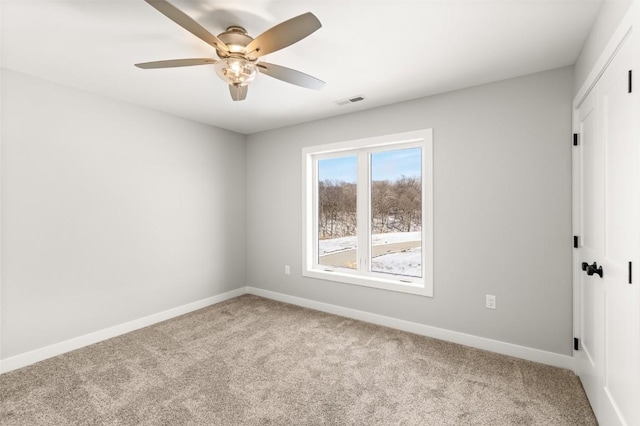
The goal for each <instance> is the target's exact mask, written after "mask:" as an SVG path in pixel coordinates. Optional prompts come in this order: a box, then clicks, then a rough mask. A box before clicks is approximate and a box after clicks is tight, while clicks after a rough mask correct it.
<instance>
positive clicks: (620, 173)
mask: <svg viewBox="0 0 640 426" xmlns="http://www.w3.org/2000/svg"><path fill="white" fill-rule="evenodd" d="M632 63H633V45H632V39H631V38H630V37H628V38H627V40H626V41H625V42H624V43H623V45H622V47H621V48H620V50H619V51H618V53H617V54H616V56H615V57H614V59H613V61H612V62H611V63H610V64H609V66H608V67H607V69H606V71H605V72H604V74H603V75H602V77H601V78H600V79H599V81H598V83H597V84H596V86H595V87H594V88H593V89H592V91H591V93H590V94H589V96H588V97H587V98H586V99H585V101H584V102H583V103H582V105H581V106H580V108H579V109H578V111H577V119H578V120H577V122H578V123H577V124H578V132H579V145H578V147H577V153H576V155H577V161H574V166H577V178H578V180H579V185H578V190H579V194H578V197H577V206H578V210H579V211H578V212H577V213H578V214H577V217H576V219H577V221H578V222H579V227H578V228H579V236H580V237H581V245H580V248H579V250H577V253H576V256H575V260H576V264H575V265H574V271H575V274H576V280H575V282H576V285H577V289H576V292H577V293H576V295H577V300H578V307H577V308H578V315H577V319H578V334H579V337H580V339H581V347H580V350H578V351H577V352H576V353H575V354H576V357H577V360H578V365H577V370H578V374H579V376H580V379H581V380H582V383H583V386H584V388H585V391H586V393H587V396H588V397H589V400H590V402H591V405H592V407H593V409H594V412H595V413H596V416H597V418H598V420H599V422H600V424H601V425H604V426H609V425H640V274H638V273H637V271H640V269H638V264H639V263H640V258H639V253H640V250H639V249H640V173H639V169H640V140H639V136H640V133H639V132H638V125H639V123H640V114H639V112H640V110H639V109H638V90H637V89H640V87H639V88H636V90H635V92H634V91H633V90H632V91H631V92H630V89H632V87H630V83H629V70H631V69H632ZM639 74H640V73H639ZM576 163H577V164H576ZM575 177H576V175H574V178H575ZM594 262H596V263H597V267H598V268H596V267H595V265H594ZM583 266H586V271H583ZM600 268H601V269H600ZM600 271H602V277H600V275H599V272H600ZM589 274H590V275H589ZM634 275H635V276H634ZM630 281H631V283H630Z"/></svg>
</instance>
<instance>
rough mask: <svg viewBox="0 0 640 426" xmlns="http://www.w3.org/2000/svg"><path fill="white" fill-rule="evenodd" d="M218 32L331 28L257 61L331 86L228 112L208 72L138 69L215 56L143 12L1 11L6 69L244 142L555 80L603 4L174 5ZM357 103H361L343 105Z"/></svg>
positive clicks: (266, 94) (58, 0) (7, 5)
mask: <svg viewBox="0 0 640 426" xmlns="http://www.w3.org/2000/svg"><path fill="white" fill-rule="evenodd" d="M169 1H171V2H172V3H173V4H174V5H175V6H177V7H178V8H179V9H181V10H182V11H184V12H185V13H187V14H188V15H189V16H191V17H192V18H194V19H195V20H196V21H198V22H199V23H200V24H201V25H203V26H204V27H205V28H207V29H208V30H209V31H210V32H212V33H213V34H216V35H217V34H219V33H221V32H222V31H224V30H225V28H226V27H227V26H230V25H240V26H243V27H245V28H246V29H247V31H248V32H249V34H250V35H252V36H253V37H256V36H257V35H259V34H260V33H262V32H263V31H265V30H267V29H268V28H270V27H271V26H273V25H275V24H278V23H280V22H282V21H284V20H287V19H289V18H292V17H294V16H297V15H299V14H301V13H304V12H308V11H310V12H313V13H314V14H315V15H316V16H317V17H318V18H319V19H320V21H321V22H322V24H323V27H322V28H321V29H320V30H318V31H317V32H315V33H313V34H312V35H310V36H309V37H307V38H305V39H304V40H302V41H300V42H298V43H296V44H294V45H292V46H289V47H288V48H285V49H283V50H281V51H278V52H274V53H272V54H270V55H266V56H265V57H263V58H262V59H264V60H265V61H268V62H272V63H276V64H279V65H284V66H286V67H290V68H294V69H297V70H299V71H302V72H305V73H307V74H311V75H313V76H315V77H317V78H320V79H321V80H324V81H326V82H327V84H326V86H325V87H324V89H322V90H321V91H315V90H309V89H303V88H300V87H297V86H293V85H290V84H286V83H284V82H281V81H279V80H276V79H273V78H271V77H268V76H266V75H259V76H258V78H257V79H256V80H255V81H254V82H253V83H251V85H250V86H249V94H248V96H247V99H246V100H245V101H241V102H233V101H232V100H231V98H230V96H229V91H228V88H227V86H226V85H225V84H224V83H223V82H222V81H221V80H219V78H218V77H217V76H216V74H215V71H214V69H213V66H198V67H184V68H171V69H157V70H156V69H154V70H142V69H138V68H136V67H134V66H133V64H134V63H138V62H148V61H155V60H163V59H178V58H192V57H214V58H215V57H216V56H215V52H214V50H213V48H211V47H210V46H209V45H208V44H206V43H204V42H203V41H201V40H200V39H198V38H196V37H195V36H194V35H192V34H191V33H189V32H187V31H186V30H184V29H183V28H181V27H179V26H178V25H177V24H175V23H174V22H173V21H171V20H169V19H168V18H166V17H165V16H163V15H162V14H160V13H159V12H158V11H157V10H155V9H154V8H152V7H151V6H149V5H148V4H147V3H145V2H144V1H143V0H111V1H107V0H75V1H73V0H71V1H62V0H3V1H2V2H1V5H2V22H1V23H2V58H1V60H2V62H1V63H2V67H4V68H7V69H11V70H15V71H19V72H23V73H26V74H29V75H32V76H36V77H40V78H43V79H46V80H50V81H53V82H56V83H61V84H65V85H68V86H72V87H76V88H79V89H82V90H86V91H88V92H91V93H95V94H98V95H103V96H107V97H111V98H116V99H120V100H123V101H126V102H130V103H133V104H136V105H141V106H144V107H148V108H152V109H156V110H160V111H164V112H167V113H170V114H175V115H178V116H181V117H186V118H189V119H192V120H196V121H200V122H203V123H208V124H211V125H214V126H218V127H222V128H225V129H230V130H233V131H236V132H240V133H245V134H249V133H254V132H258V131H262V130H266V129H272V128H277V127H281V126H286V125H291V124H295V123H300V122H305V121H310V120H315V119H319V118H324V117H329V116H334V115H338V114H345V113H349V112H353V111H357V110H363V109H368V108H373V107H377V106H380V105H386V104H391V103H396V102H401V101H404V100H408V99H415V98H419V97H422V96H427V95H432V94H435V93H442V92H447V91H451V90H456V89H461V88H464V87H470V86H475V85H478V84H483V83H488V82H492V81H498V80H503V79H506V78H511V77H516V76H520V75H525V74H530V73H534V72H538V71H543V70H548V69H553V68H559V67H563V66H567V65H571V64H573V63H574V62H575V60H576V58H577V56H578V53H579V52H580V48H581V47H582V44H583V42H584V40H585V38H586V36H587V34H588V32H589V29H590V27H591V25H592V23H593V21H594V19H595V17H596V15H597V12H598V9H599V7H600V5H601V0H529V1H521V0H501V1H488V0H467V1H459V0H440V1H435V0H423V1H418V0H413V1H409V0H369V1H365V0H339V1H338V0H312V1H304V0H288V1H281V0H250V1H245V0H199V1H184V0H169ZM355 95H362V96H364V97H365V98H366V99H365V100H364V101H362V102H359V103H356V104H350V105H346V106H338V105H336V104H335V103H334V102H335V101H336V100H340V99H344V98H349V97H353V96H355Z"/></svg>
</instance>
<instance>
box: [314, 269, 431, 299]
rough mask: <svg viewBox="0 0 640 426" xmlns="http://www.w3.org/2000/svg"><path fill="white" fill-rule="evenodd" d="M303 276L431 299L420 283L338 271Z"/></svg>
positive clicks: (318, 271) (318, 272)
mask: <svg viewBox="0 0 640 426" xmlns="http://www.w3.org/2000/svg"><path fill="white" fill-rule="evenodd" d="M302 275H303V276H305V277H309V278H317V279H320V280H327V281H334V282H340V283H345V284H353V285H359V286H364V287H371V288H377V289H381V290H389V291H396V292H399V293H409V294H415V295H419V296H425V297H433V289H432V288H426V287H425V286H424V283H422V282H413V283H406V282H402V281H400V280H399V279H393V278H392V279H387V278H382V277H377V276H367V277H363V276H362V275H354V274H349V273H346V272H340V271H320V270H317V269H306V268H305V269H304V270H303V273H302Z"/></svg>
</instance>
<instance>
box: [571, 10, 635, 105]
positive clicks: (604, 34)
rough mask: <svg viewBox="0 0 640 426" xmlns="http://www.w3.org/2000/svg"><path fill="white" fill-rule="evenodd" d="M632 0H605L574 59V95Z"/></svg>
mask: <svg viewBox="0 0 640 426" xmlns="http://www.w3.org/2000/svg"><path fill="white" fill-rule="evenodd" d="M633 1H634V0H605V2H604V3H603V4H602V7H601V8H600V12H599V13H598V16H597V18H596V20H595V22H594V23H593V26H592V27H591V31H590V32H589V36H588V37H587V40H586V41H585V43H584V45H583V46H582V50H581V51H580V55H579V56H578V59H577V60H576V64H575V74H574V88H573V93H574V95H575V94H577V93H578V90H580V87H581V86H582V84H583V83H584V81H585V80H586V78H587V76H588V75H589V72H591V69H592V68H593V66H594V65H595V63H596V61H597V60H598V57H599V56H600V54H601V53H602V51H603V50H604V48H605V46H606V45H607V43H608V42H609V39H610V38H611V36H612V35H613V33H614V32H615V30H616V29H617V27H618V24H620V21H621V20H622V18H623V17H624V15H625V14H626V13H627V11H628V10H629V7H630V6H631V4H632V3H633Z"/></svg>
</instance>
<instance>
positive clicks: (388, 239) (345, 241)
mask: <svg viewBox="0 0 640 426" xmlns="http://www.w3.org/2000/svg"><path fill="white" fill-rule="evenodd" d="M420 238H421V237H420V231H417V232H390V233H387V234H374V235H373V236H372V241H373V245H374V246H380V245H384V244H391V243H401V242H408V241H420ZM356 245H357V238H356V237H341V238H333V239H330V240H321V241H320V244H319V247H318V254H319V256H324V255H327V254H331V253H338V252H342V251H347V250H354V249H355V248H356ZM421 263H422V249H421V248H420V247H417V248H412V249H408V250H405V251H401V252H396V253H389V254H383V255H381V256H377V257H374V258H373V259H372V261H371V270H372V271H375V272H384V273H390V274H399V275H407V276H412V277H420V276H422V268H421Z"/></svg>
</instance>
